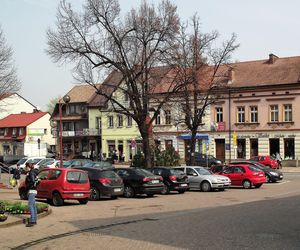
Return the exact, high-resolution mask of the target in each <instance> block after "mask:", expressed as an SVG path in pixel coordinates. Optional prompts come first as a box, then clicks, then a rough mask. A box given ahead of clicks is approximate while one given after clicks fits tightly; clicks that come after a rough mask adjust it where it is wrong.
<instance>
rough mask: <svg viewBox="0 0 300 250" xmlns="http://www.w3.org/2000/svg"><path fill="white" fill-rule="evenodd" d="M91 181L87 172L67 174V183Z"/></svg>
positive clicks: (70, 172)
mask: <svg viewBox="0 0 300 250" xmlns="http://www.w3.org/2000/svg"><path fill="white" fill-rule="evenodd" d="M88 180H89V178H88V175H87V174H86V173H85V172H79V171H69V172H68V173H67V181H68V182H70V183H87V182H88Z"/></svg>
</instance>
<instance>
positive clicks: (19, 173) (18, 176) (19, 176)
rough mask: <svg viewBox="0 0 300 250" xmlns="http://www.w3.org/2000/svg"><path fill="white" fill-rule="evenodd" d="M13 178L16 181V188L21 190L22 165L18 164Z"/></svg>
mask: <svg viewBox="0 0 300 250" xmlns="http://www.w3.org/2000/svg"><path fill="white" fill-rule="evenodd" d="M13 178H14V179H15V180H16V187H17V189H19V186H20V179H21V169H20V164H17V167H16V169H15V171H14V174H13Z"/></svg>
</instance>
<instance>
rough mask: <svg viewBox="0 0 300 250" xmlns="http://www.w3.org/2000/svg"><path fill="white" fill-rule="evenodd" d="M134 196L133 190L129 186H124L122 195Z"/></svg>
mask: <svg viewBox="0 0 300 250" xmlns="http://www.w3.org/2000/svg"><path fill="white" fill-rule="evenodd" d="M134 196H135V193H134V190H133V188H132V187H130V186H125V187H124V197H126V198H133V197H134Z"/></svg>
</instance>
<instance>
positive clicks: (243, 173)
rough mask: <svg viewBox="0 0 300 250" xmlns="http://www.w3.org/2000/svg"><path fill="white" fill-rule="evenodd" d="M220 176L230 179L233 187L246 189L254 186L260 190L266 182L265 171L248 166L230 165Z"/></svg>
mask: <svg viewBox="0 0 300 250" xmlns="http://www.w3.org/2000/svg"><path fill="white" fill-rule="evenodd" d="M219 174H220V175H224V176H227V177H229V178H230V180H231V185H232V186H243V187H244V188H251V187H252V186H254V187H256V188H260V187H261V186H262V184H264V183H265V182H266V177H265V174H264V172H263V171H261V170H260V169H257V168H255V167H253V166H250V165H246V164H238V165H229V166H228V167H226V168H224V169H223V170H222V171H221V172H220V173H219Z"/></svg>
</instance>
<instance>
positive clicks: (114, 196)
mask: <svg viewBox="0 0 300 250" xmlns="http://www.w3.org/2000/svg"><path fill="white" fill-rule="evenodd" d="M117 198H118V196H116V195H112V196H110V199H111V200H116V199H117Z"/></svg>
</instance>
